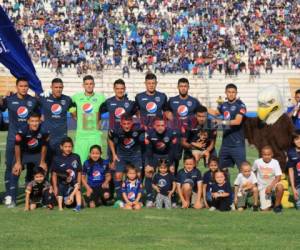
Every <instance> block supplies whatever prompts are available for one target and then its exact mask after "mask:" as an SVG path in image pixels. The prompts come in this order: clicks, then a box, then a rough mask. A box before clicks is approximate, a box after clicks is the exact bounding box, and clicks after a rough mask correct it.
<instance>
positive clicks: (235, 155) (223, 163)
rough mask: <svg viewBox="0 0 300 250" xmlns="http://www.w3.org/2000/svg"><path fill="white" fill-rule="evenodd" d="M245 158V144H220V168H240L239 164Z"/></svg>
mask: <svg viewBox="0 0 300 250" xmlns="http://www.w3.org/2000/svg"><path fill="white" fill-rule="evenodd" d="M245 160H246V149H245V146H244V145H243V146H241V147H227V146H221V149H220V151H219V167H220V169H223V168H229V167H234V165H237V167H238V168H240V166H241V164H242V163H243V162H244V161H245Z"/></svg>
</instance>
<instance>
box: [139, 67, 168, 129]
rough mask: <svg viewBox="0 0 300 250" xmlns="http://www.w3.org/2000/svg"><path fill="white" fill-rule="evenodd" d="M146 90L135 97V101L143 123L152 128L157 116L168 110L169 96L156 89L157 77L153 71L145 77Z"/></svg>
mask: <svg viewBox="0 0 300 250" xmlns="http://www.w3.org/2000/svg"><path fill="white" fill-rule="evenodd" d="M145 85H146V91H144V92H142V93H139V94H137V95H136V97H135V103H136V105H137V108H138V111H139V117H140V121H141V124H142V125H143V126H145V127H146V129H147V128H151V127H152V125H153V121H154V120H155V117H156V116H158V115H159V116H162V115H163V112H164V111H166V110H167V96H166V95H165V94H164V93H161V92H159V91H157V90H156V86H157V78H156V75H155V74H153V73H148V74H147V75H146V77H145Z"/></svg>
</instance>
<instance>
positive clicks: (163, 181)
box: [157, 179, 167, 187]
mask: <svg viewBox="0 0 300 250" xmlns="http://www.w3.org/2000/svg"><path fill="white" fill-rule="evenodd" d="M157 184H158V186H159V187H165V186H166V185H167V181H166V180H165V179H160V180H159V181H158V183H157Z"/></svg>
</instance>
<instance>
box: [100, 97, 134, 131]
mask: <svg viewBox="0 0 300 250" xmlns="http://www.w3.org/2000/svg"><path fill="white" fill-rule="evenodd" d="M136 110H137V109H136V105H135V102H134V101H131V100H129V99H128V98H127V97H126V96H125V97H124V98H123V99H121V100H118V99H117V98H116V97H115V96H113V97H110V98H108V99H107V100H106V101H105V102H103V103H102V104H101V106H100V113H101V114H103V113H106V112H108V113H109V128H110V129H115V128H117V127H119V124H120V121H121V116H122V115H124V114H129V115H134V114H135V113H136Z"/></svg>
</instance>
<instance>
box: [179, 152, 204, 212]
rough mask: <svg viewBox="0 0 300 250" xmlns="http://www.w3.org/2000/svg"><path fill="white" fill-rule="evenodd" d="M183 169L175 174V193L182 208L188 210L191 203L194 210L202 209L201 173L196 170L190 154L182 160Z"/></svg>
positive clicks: (193, 159) (193, 158)
mask: <svg viewBox="0 0 300 250" xmlns="http://www.w3.org/2000/svg"><path fill="white" fill-rule="evenodd" d="M183 164H184V168H183V169H180V170H179V172H178V174H177V181H176V182H177V192H178V195H179V198H180V200H181V203H182V206H181V207H182V208H189V207H190V205H191V203H193V207H194V208H196V209H200V208H202V205H201V193H202V178H201V172H200V170H199V169H197V168H196V159H195V157H194V156H193V155H192V154H186V155H185V156H184V159H183Z"/></svg>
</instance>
